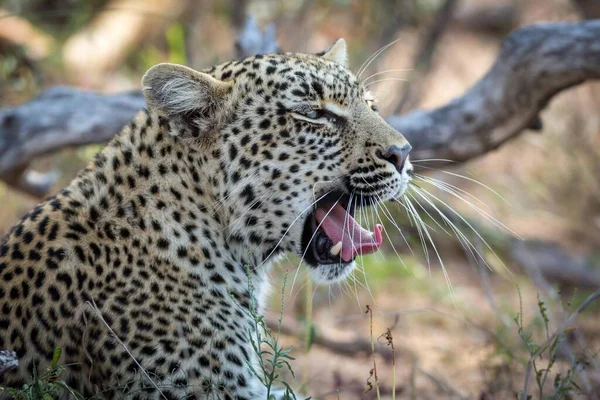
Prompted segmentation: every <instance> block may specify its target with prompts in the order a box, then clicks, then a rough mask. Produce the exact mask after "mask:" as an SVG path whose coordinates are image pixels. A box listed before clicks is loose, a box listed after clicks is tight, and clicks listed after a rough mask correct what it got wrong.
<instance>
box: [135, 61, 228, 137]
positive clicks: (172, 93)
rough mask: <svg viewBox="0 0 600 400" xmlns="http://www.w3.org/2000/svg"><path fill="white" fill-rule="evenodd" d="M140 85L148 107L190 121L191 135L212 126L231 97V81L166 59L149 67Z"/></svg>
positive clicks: (162, 113)
mask: <svg viewBox="0 0 600 400" xmlns="http://www.w3.org/2000/svg"><path fill="white" fill-rule="evenodd" d="M142 87H143V92H144V97H145V98H146V102H147V103H148V107H149V108H150V109H151V110H153V111H156V112H157V113H158V114H159V115H162V116H165V117H168V118H169V119H172V120H175V121H176V122H177V123H180V124H184V125H191V126H192V128H194V129H192V131H193V132H194V133H196V134H195V135H194V136H197V134H198V133H204V132H207V131H210V130H212V129H214V128H215V127H216V126H217V125H218V123H219V121H220V120H221V119H222V118H223V117H224V115H225V114H226V111H227V109H228V108H229V107H228V106H229V105H230V104H231V99H232V97H233V82H231V81H230V82H223V81H220V80H218V79H215V78H213V77H212V76H210V75H208V74H205V73H202V72H198V71H195V70H193V69H191V68H188V67H185V66H183V65H177V64H168V63H163V64H158V65H155V66H154V67H152V68H150V69H149V70H148V72H146V74H145V75H144V77H143V78H142Z"/></svg>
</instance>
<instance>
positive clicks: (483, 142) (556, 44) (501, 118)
mask: <svg viewBox="0 0 600 400" xmlns="http://www.w3.org/2000/svg"><path fill="white" fill-rule="evenodd" d="M598 38H600V20H595V21H584V22H575V23H546V24H536V25H531V26H526V27H524V28H521V29H518V30H517V31H515V32H513V33H512V34H511V35H509V36H508V37H507V38H506V39H505V40H504V42H503V44H502V49H501V51H500V54H499V56H498V58H497V59H496V62H495V63H494V65H493V66H492V67H491V69H490V70H489V71H488V73H487V74H486V75H485V76H484V77H483V78H482V79H481V80H480V81H479V82H477V83H476V84H475V86H473V87H472V88H471V89H469V90H468V91H467V92H466V93H465V94H464V95H463V96H461V97H459V98H457V99H454V100H453V101H452V102H450V103H449V104H448V105H446V106H443V107H441V108H438V109H435V110H431V111H424V110H416V111H413V112H411V113H409V114H407V115H403V116H393V117H390V118H388V122H389V123H390V124H391V125H392V126H393V127H394V128H396V129H398V130H399V131H400V132H402V133H403V134H404V136H406V138H407V139H408V141H409V142H410V143H411V144H412V146H413V153H412V154H413V157H414V158H415V159H419V158H444V159H450V160H454V161H467V160H469V159H471V158H474V157H477V156H480V155H482V154H485V153H487V152H489V151H491V150H494V149H496V148H497V147H499V146H500V145H502V144H503V143H505V142H506V141H507V140H509V139H512V138H514V137H516V136H517V135H518V134H519V133H520V132H522V131H523V130H524V129H527V128H531V129H538V130H539V129H541V120H540V117H539V113H540V111H542V110H543V109H544V107H545V106H546V105H547V104H548V102H549V101H550V99H551V98H552V97H553V96H554V95H556V94H557V93H559V92H560V91H562V90H564V89H567V88H569V87H572V86H575V85H577V84H579V83H582V82H584V81H586V80H589V79H598V78H600V40H599V39H598Z"/></svg>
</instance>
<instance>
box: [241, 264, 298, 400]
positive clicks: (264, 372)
mask: <svg viewBox="0 0 600 400" xmlns="http://www.w3.org/2000/svg"><path fill="white" fill-rule="evenodd" d="M286 282H287V275H286V276H285V277H284V279H283V287H282V290H281V293H282V300H281V302H282V305H281V314H280V319H279V328H281V321H282V318H283V299H284V292H285V286H286ZM248 289H249V290H248V291H249V293H250V309H249V311H248V312H249V315H250V317H251V318H252V320H253V321H254V326H253V328H251V329H248V330H247V334H248V339H249V340H250V343H251V345H252V349H253V351H254V353H255V354H256V355H257V356H258V366H255V365H252V364H248V367H249V368H250V370H251V371H252V373H253V374H254V375H255V376H256V377H257V378H258V380H260V382H261V383H262V384H263V385H264V386H265V388H266V389H267V400H276V397H275V394H274V391H275V385H276V383H279V384H281V385H283V386H284V388H285V392H284V394H283V399H285V400H292V399H293V400H296V395H295V394H294V391H293V390H292V388H291V386H290V385H289V384H288V383H287V382H286V381H284V380H283V379H282V378H281V373H282V372H284V371H288V372H289V373H290V374H291V375H292V377H293V378H296V376H295V374H294V370H293V368H292V366H291V364H290V361H292V360H294V357H292V356H291V352H292V349H293V348H292V346H290V347H287V348H283V347H281V346H280V345H279V332H277V333H273V332H272V331H271V330H270V329H269V328H268V327H267V325H266V323H265V320H264V317H263V316H262V315H260V314H259V313H258V311H257V304H256V297H255V296H254V286H253V284H252V277H251V273H250V271H249V270H248Z"/></svg>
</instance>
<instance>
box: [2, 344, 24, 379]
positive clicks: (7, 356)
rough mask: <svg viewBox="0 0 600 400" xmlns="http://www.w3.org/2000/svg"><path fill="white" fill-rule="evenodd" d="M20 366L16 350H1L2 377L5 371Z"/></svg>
mask: <svg viewBox="0 0 600 400" xmlns="http://www.w3.org/2000/svg"><path fill="white" fill-rule="evenodd" d="M18 366H19V360H17V354H16V353H15V352H14V351H8V350H0V377H1V376H2V374H3V373H4V371H8V370H11V369H15V368H17V367H18Z"/></svg>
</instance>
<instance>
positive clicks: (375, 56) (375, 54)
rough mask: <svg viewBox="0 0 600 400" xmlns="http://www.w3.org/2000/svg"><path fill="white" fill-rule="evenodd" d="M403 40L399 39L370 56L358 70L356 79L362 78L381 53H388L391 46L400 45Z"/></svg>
mask: <svg viewBox="0 0 600 400" xmlns="http://www.w3.org/2000/svg"><path fill="white" fill-rule="evenodd" d="M400 39H401V38H398V39H396V40H394V41H392V42H390V43H388V44H386V45H385V46H383V47H381V48H380V49H379V50H377V51H376V52H375V53H373V54H372V55H370V56H369V57H368V58H367V59H366V60H365V62H363V63H362V65H361V66H360V68H359V69H358V71H357V72H356V77H357V78H360V76H361V75H362V74H363V73H364V72H365V71H366V70H367V68H369V65H371V63H372V62H373V61H375V59H376V58H377V57H379V56H380V55H381V53H383V52H384V51H386V50H387V49H388V48H390V46H393V45H394V44H396V43H398V42H399V41H400Z"/></svg>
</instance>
